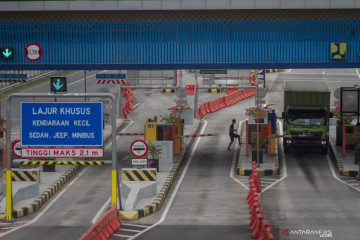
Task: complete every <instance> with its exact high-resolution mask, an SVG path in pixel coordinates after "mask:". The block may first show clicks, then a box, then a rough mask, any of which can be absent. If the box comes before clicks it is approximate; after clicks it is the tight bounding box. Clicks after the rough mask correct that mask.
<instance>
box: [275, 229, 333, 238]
mask: <svg viewBox="0 0 360 240" xmlns="http://www.w3.org/2000/svg"><path fill="white" fill-rule="evenodd" d="M281 235H282V236H284V235H285V236H287V237H291V236H296V235H314V236H318V237H321V238H325V237H326V238H332V230H309V229H290V228H288V229H285V230H283V231H281Z"/></svg>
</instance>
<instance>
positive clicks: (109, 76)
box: [96, 74, 126, 79]
mask: <svg viewBox="0 0 360 240" xmlns="http://www.w3.org/2000/svg"><path fill="white" fill-rule="evenodd" d="M96 78H103V79H125V78H126V74H96Z"/></svg>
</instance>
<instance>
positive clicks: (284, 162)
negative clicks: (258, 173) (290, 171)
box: [260, 120, 287, 194]
mask: <svg viewBox="0 0 360 240" xmlns="http://www.w3.org/2000/svg"><path fill="white" fill-rule="evenodd" d="M278 123H279V125H280V127H279V129H280V135H283V128H282V123H281V122H280V121H279V120H278ZM282 141H283V139H282V138H281V139H280V148H278V151H280V149H281V152H282V153H283V151H282V149H283V144H282ZM278 154H279V153H278ZM281 162H282V166H283V171H284V175H283V176H282V177H281V178H280V179H279V180H277V181H275V182H274V183H272V184H270V185H269V186H267V187H266V188H265V189H263V190H262V193H261V194H263V193H264V192H265V191H266V190H268V189H270V188H271V187H273V186H274V185H275V184H277V183H279V182H281V181H283V180H284V179H285V178H286V177H287V170H286V161H285V154H283V157H282V160H281ZM260 179H261V178H260Z"/></svg>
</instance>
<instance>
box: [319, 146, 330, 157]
mask: <svg viewBox="0 0 360 240" xmlns="http://www.w3.org/2000/svg"><path fill="white" fill-rule="evenodd" d="M328 149H329V148H328V147H324V148H322V149H321V152H322V154H323V155H326V154H327V153H328Z"/></svg>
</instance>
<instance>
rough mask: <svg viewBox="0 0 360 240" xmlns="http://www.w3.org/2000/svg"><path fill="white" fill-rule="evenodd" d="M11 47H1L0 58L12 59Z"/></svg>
mask: <svg viewBox="0 0 360 240" xmlns="http://www.w3.org/2000/svg"><path fill="white" fill-rule="evenodd" d="M13 52H14V51H13V48H12V47H5V48H1V58H2V59H4V60H9V59H13V56H14V54H13Z"/></svg>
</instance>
